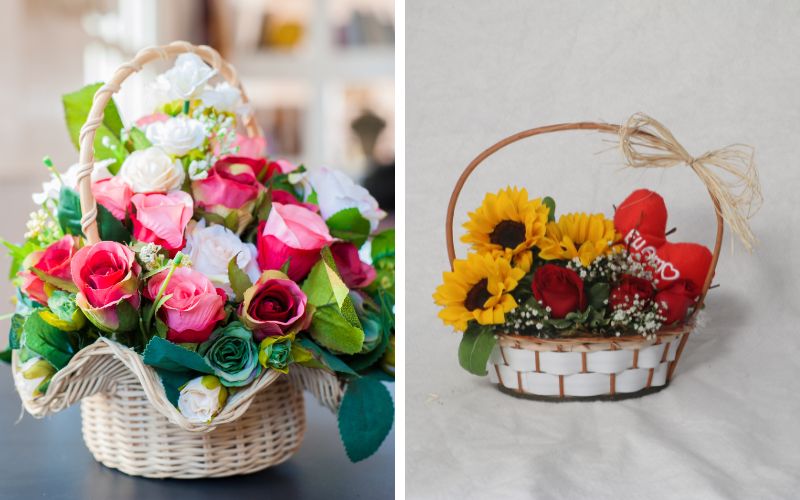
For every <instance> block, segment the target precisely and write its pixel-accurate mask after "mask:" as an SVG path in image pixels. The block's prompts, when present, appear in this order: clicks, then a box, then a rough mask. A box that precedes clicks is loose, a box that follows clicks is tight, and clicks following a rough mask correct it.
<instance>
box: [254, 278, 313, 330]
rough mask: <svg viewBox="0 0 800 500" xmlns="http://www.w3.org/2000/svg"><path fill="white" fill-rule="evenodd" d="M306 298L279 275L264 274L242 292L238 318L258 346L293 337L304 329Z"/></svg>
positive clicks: (307, 321)
mask: <svg viewBox="0 0 800 500" xmlns="http://www.w3.org/2000/svg"><path fill="white" fill-rule="evenodd" d="M307 304H308V299H307V298H306V294H305V293H303V291H302V290H301V289H300V287H299V286H297V283H295V282H294V281H292V280H290V279H289V277H288V276H286V275H285V274H283V273H282V272H280V271H265V272H264V274H262V275H261V277H260V278H259V279H258V281H256V283H255V284H254V285H253V286H252V287H250V288H248V289H247V291H245V292H244V301H243V302H242V305H240V306H239V317H240V318H241V320H242V322H243V323H244V324H245V326H246V327H247V328H249V329H251V330H252V331H253V338H254V339H255V340H256V342H261V341H262V340H264V338H266V337H270V336H277V335H288V334H291V333H297V332H298V331H300V330H302V329H304V328H306V327H307V326H308V323H309V322H310V320H311V315H310V314H306V311H307Z"/></svg>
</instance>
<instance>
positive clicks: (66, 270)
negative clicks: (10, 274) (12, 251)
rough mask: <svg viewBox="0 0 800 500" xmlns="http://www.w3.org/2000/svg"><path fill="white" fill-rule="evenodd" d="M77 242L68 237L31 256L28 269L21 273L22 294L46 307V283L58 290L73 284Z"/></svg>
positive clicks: (26, 262) (72, 237)
mask: <svg viewBox="0 0 800 500" xmlns="http://www.w3.org/2000/svg"><path fill="white" fill-rule="evenodd" d="M77 242H78V240H77V238H75V237H74V236H69V235H67V236H64V237H63V238H61V239H60V240H58V241H56V242H55V243H52V244H50V246H48V247H47V248H46V249H44V250H43V251H39V252H33V253H32V254H30V255H29V256H28V258H27V259H26V261H25V264H26V268H27V269H26V270H25V271H21V272H20V273H19V275H20V277H22V287H21V288H22V292H23V293H24V294H26V295H27V296H28V297H30V298H31V299H33V300H35V301H36V302H39V303H40V304H45V305H46V304H47V293H45V286H44V285H45V281H47V282H49V283H50V284H52V285H54V286H56V287H57V288H63V287H64V285H66V286H68V285H69V284H72V277H71V276H70V267H69V266H70V262H72V257H73V256H74V255H75V252H76V251H77V249H78V243H77Z"/></svg>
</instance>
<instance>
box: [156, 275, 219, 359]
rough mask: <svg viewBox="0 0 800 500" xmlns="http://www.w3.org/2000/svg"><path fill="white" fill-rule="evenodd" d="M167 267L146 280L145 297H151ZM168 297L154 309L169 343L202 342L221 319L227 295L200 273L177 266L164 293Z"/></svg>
mask: <svg viewBox="0 0 800 500" xmlns="http://www.w3.org/2000/svg"><path fill="white" fill-rule="evenodd" d="M168 272H169V271H168V270H164V271H161V272H160V273H158V274H156V275H155V276H153V277H152V278H151V279H150V281H148V282H147V286H146V288H145V292H144V293H145V296H146V297H147V298H148V299H150V300H155V298H156V296H157V295H158V290H159V289H160V288H161V285H162V283H164V279H165V278H166V277H167V274H168ZM167 295H171V297H170V298H169V299H168V300H167V301H166V302H164V305H163V306H161V309H159V310H158V317H159V318H160V319H161V321H163V322H164V323H165V324H166V325H167V328H168V330H167V340H169V341H170V342H176V343H184V342H205V341H206V340H208V337H209V336H210V335H211V332H213V331H214V328H215V327H216V326H217V323H218V322H220V321H221V320H223V319H225V301H226V300H227V296H226V295H225V292H224V291H223V290H222V289H221V288H214V285H213V283H211V280H209V279H208V278H207V277H206V276H205V275H204V274H203V273H200V272H197V271H194V270H192V269H191V268H188V267H179V268H177V269H175V272H174V273H173V274H172V277H171V278H170V280H169V282H168V283H167V287H166V289H165V290H164V295H163V296H167Z"/></svg>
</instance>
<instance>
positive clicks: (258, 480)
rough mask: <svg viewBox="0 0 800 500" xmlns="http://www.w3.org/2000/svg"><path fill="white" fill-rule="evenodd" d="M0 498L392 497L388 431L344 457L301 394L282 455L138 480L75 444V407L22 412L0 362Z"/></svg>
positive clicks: (328, 418) (331, 424) (324, 417)
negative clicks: (234, 472) (302, 404)
mask: <svg viewBox="0 0 800 500" xmlns="http://www.w3.org/2000/svg"><path fill="white" fill-rule="evenodd" d="M0 401H2V402H1V403H0V499H3V500H5V499H14V500H17V499H20V500H24V499H37V498H47V499H70V500H72V499H92V500H94V499H97V500H108V499H114V500H124V499H129V498H130V499H147V500H158V499H162V498H169V499H172V500H178V499H186V500H203V499H213V500H222V499H228V498H237V499H242V500H245V499H250V498H259V499H271V498H277V499H282V500H291V499H305V498H310V499H313V498H325V499H327V500H331V499H339V498H343V499H350V498H367V499H383V498H393V497H394V430H392V432H391V434H389V436H388V438H387V439H386V441H385V442H384V443H383V445H382V446H381V448H380V449H379V450H378V452H377V453H376V454H375V455H373V456H372V457H370V458H368V459H367V460H364V461H363V462H359V463H357V464H353V463H350V461H349V460H348V458H347V456H346V455H345V452H344V448H343V447H342V444H341V442H340V441H339V435H338V430H337V426H336V417H335V416H334V415H333V414H331V413H330V411H328V410H327V409H325V408H323V407H322V406H320V405H319V404H318V403H317V401H316V400H315V399H314V398H313V397H312V396H310V395H308V394H306V413H307V415H306V417H307V421H308V429H307V431H306V436H305V440H304V442H303V446H302V447H301V449H300V451H299V452H298V453H297V454H296V455H295V456H294V457H292V458H291V459H289V460H288V461H287V462H284V463H283V464H281V465H278V466H276V467H272V468H269V469H266V470H264V471H261V472H257V473H255V474H251V475H248V476H238V477H233V478H223V479H203V480H197V479H195V480H169V479H168V480H163V479H144V478H137V477H131V476H127V475H125V474H123V473H121V472H119V471H117V470H114V469H109V468H106V467H104V466H103V465H100V464H99V463H97V462H95V461H94V459H93V458H92V456H91V454H90V453H89V451H88V450H87V449H86V446H85V445H84V444H83V438H82V437H81V429H80V418H81V417H80V409H79V408H78V406H77V405H76V406H73V407H71V408H69V409H67V410H65V411H62V412H61V413H58V414H56V415H53V416H50V417H46V418H44V419H42V420H37V419H34V418H33V417H31V416H30V415H28V414H27V413H25V414H24V415H23V417H22V420H20V421H19V422H17V420H18V418H19V416H20V412H21V403H20V400H19V396H17V393H16V392H15V390H14V384H13V381H12V377H11V370H10V369H9V367H8V365H5V364H3V363H0Z"/></svg>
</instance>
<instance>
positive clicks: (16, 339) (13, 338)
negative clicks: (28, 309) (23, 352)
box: [8, 314, 25, 349]
mask: <svg viewBox="0 0 800 500" xmlns="http://www.w3.org/2000/svg"><path fill="white" fill-rule="evenodd" d="M24 326H25V316H23V315H21V314H15V315H13V316H11V328H9V330H8V347H9V349H19V348H20V346H21V343H20V338H21V337H22V328H23V327H24Z"/></svg>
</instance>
